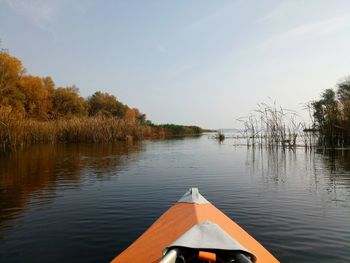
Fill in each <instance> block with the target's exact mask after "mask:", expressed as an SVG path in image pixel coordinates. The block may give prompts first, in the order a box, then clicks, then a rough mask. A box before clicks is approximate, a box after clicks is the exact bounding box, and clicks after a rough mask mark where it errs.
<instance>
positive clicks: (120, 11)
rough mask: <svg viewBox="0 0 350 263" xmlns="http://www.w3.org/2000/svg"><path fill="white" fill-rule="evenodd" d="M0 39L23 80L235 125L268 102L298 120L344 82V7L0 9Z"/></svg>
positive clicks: (14, 5)
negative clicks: (22, 69)
mask: <svg viewBox="0 0 350 263" xmlns="http://www.w3.org/2000/svg"><path fill="white" fill-rule="evenodd" d="M0 38H1V39H2V46H3V47H6V48H9V50H10V53H11V54H13V55H15V56H17V57H19V58H20V59H21V60H22V61H23V63H24V65H25V66H26V68H27V70H28V72H29V73H31V74H35V75H40V76H46V75H49V76H52V77H53V79H54V80H55V81H56V84H57V85H59V86H66V85H71V84H76V85H77V86H78V87H79V89H80V92H81V94H82V95H83V96H88V95H91V94H92V93H93V92H94V91H97V90H101V91H106V92H109V93H112V94H114V95H116V96H117V98H118V99H120V100H121V101H123V102H124V103H127V104H128V105H129V106H131V107H138V108H139V109H141V110H142V111H143V112H145V113H146V114H147V116H148V118H150V119H151V120H152V121H154V122H156V123H167V122H169V123H170V122H171V123H180V124H197V125H200V126H202V127H208V128H223V127H235V126H237V123H236V122H235V119H236V118H238V117H240V116H245V115H247V114H248V113H249V112H250V111H252V110H253V109H254V108H255V106H256V103H258V102H261V101H267V100H268V97H271V98H273V99H275V100H277V101H278V102H279V103H280V104H282V105H283V106H285V107H287V108H293V109H296V110H301V109H302V105H301V104H302V103H305V102H307V101H310V100H312V99H315V98H317V97H318V96H319V94H320V93H321V91H322V90H323V89H325V88H330V87H333V86H334V85H335V83H336V82H337V81H339V80H340V79H341V78H342V77H344V76H346V75H349V74H350V52H349V47H350V1H322V0H304V1H297V0H292V1H267V0H266V1H258V0H256V1H245V0H241V1H212V0H210V1H209V0H208V1H205V0H198V1H191V0H176V1H174V0H173V1H166V0H158V1H155V0H154V1H152V0H149V1H141V0H139V1H130V0H127V1H126V0H125V1H97V0H96V1H92V0H81V1H78V0H76V1H71V0H46V1H44V0H0Z"/></svg>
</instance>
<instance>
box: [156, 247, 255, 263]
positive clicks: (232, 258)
mask: <svg viewBox="0 0 350 263" xmlns="http://www.w3.org/2000/svg"><path fill="white" fill-rule="evenodd" d="M208 262H210V263H214V262H218V263H254V262H255V261H254V260H253V259H252V258H251V257H250V255H247V254H245V253H242V252H239V251H225V250H210V249H206V250H198V249H191V248H183V247H178V248H173V249H171V250H169V251H168V252H167V254H166V255H165V256H164V257H163V258H162V259H161V260H160V261H159V263H208Z"/></svg>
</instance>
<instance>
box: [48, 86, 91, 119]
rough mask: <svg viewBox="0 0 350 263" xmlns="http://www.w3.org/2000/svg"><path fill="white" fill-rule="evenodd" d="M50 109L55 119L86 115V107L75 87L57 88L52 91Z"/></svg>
mask: <svg viewBox="0 0 350 263" xmlns="http://www.w3.org/2000/svg"><path fill="white" fill-rule="evenodd" d="M51 96H52V97H51V98H52V107H53V114H54V116H55V117H62V116H68V117H70V116H73V115H80V116H83V115H87V105H86V102H85V100H84V98H82V97H81V96H80V95H79V92H78V89H77V88H76V87H75V86H72V87H67V88H57V89H55V90H54V91H53V93H52V95H51Z"/></svg>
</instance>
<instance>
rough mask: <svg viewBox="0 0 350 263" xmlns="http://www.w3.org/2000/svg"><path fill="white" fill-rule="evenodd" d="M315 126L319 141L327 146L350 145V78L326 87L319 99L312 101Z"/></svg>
mask: <svg viewBox="0 0 350 263" xmlns="http://www.w3.org/2000/svg"><path fill="white" fill-rule="evenodd" d="M312 108H313V111H314V114H313V117H314V125H313V128H314V129H315V130H317V131H318V133H319V143H320V144H321V145H324V146H326V147H331V148H333V147H345V146H349V145H350V78H349V77H347V78H345V79H344V80H343V81H341V82H339V83H338V84H337V85H336V89H335V90H333V89H326V90H325V91H324V92H323V93H322V94H321V98H320V99H319V100H316V101H314V102H312Z"/></svg>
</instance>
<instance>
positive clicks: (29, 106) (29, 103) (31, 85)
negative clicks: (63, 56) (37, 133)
mask: <svg viewBox="0 0 350 263" xmlns="http://www.w3.org/2000/svg"><path fill="white" fill-rule="evenodd" d="M18 87H19V89H20V90H21V92H22V93H23V94H24V96H25V100H24V102H23V104H24V109H25V112H26V115H27V117H29V118H37V119H47V118H48V115H49V113H50V111H51V108H52V102H51V98H50V93H49V90H48V89H47V87H46V86H45V83H44V80H43V79H42V78H40V77H34V76H30V75H29V76H24V77H22V79H21V80H20V81H19V83H18Z"/></svg>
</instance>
